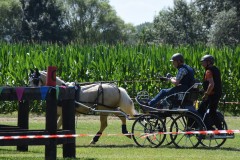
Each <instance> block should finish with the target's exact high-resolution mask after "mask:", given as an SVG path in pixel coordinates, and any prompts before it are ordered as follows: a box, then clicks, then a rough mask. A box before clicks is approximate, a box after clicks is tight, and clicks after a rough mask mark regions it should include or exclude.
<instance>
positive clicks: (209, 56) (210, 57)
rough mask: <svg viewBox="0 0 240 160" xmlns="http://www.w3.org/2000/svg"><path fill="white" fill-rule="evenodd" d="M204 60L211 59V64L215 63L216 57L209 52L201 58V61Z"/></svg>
mask: <svg viewBox="0 0 240 160" xmlns="http://www.w3.org/2000/svg"><path fill="white" fill-rule="evenodd" d="M203 61H209V62H210V63H211V64H214V57H213V56H211V55H209V54H207V55H205V56H203V57H202V58H201V62H203Z"/></svg>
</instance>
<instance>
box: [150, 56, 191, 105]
mask: <svg viewBox="0 0 240 160" xmlns="http://www.w3.org/2000/svg"><path fill="white" fill-rule="evenodd" d="M170 61H171V62H172V64H173V66H174V67H175V68H177V69H178V73H177V75H176V77H171V78H169V81H170V82H171V83H172V84H174V87H172V88H168V89H162V90H161V91H160V92H159V93H158V94H157V95H156V96H155V97H154V98H153V99H152V100H151V101H149V102H148V105H149V106H151V107H154V106H155V105H156V104H157V103H158V102H159V101H160V100H161V99H163V98H164V97H166V96H168V95H171V94H174V93H177V92H185V91H186V90H188V89H189V88H190V87H191V86H192V85H193V84H194V70H193V69H192V68H191V67H190V66H188V65H186V64H184V58H183V55H182V54H181V53H176V54H174V55H173V56H172V58H171V60H170Z"/></svg>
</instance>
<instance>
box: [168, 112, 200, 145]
mask: <svg viewBox="0 0 240 160" xmlns="http://www.w3.org/2000/svg"><path fill="white" fill-rule="evenodd" d="M203 128H204V124H203V122H202V121H201V120H200V119H199V118H197V117H196V116H194V115H192V114H189V113H185V114H183V115H179V116H178V117H177V118H176V119H174V121H173V122H172V124H171V128H170V132H173V133H177V132H186V131H201V130H203ZM170 137H171V139H172V142H173V144H174V145H175V146H176V147H177V148H196V147H197V146H198V145H199V143H200V140H201V139H199V135H198V134H171V135H170Z"/></svg>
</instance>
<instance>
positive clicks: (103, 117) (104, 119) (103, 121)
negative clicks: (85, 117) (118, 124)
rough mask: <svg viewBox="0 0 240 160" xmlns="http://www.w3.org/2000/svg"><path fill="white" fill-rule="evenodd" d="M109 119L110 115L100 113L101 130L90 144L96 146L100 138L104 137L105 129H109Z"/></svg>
mask: <svg viewBox="0 0 240 160" xmlns="http://www.w3.org/2000/svg"><path fill="white" fill-rule="evenodd" d="M107 117H108V114H106V113H105V114H104V113H100V123H101V125H100V130H99V131H98V132H97V134H96V135H95V136H94V137H93V139H92V141H91V142H90V144H96V142H97V141H98V140H99V138H100V136H101V135H102V133H103V131H104V129H105V128H106V127H107V125H108V124H107Z"/></svg>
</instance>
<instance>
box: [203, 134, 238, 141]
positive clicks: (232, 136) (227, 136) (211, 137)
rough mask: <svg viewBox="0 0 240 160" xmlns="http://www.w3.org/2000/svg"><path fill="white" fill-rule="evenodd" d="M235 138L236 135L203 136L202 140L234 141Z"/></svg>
mask: <svg viewBox="0 0 240 160" xmlns="http://www.w3.org/2000/svg"><path fill="white" fill-rule="evenodd" d="M234 137H235V136H234V134H226V133H223V134H215V135H212V134H210V135H201V136H200V138H201V139H205V140H212V139H233V138H234Z"/></svg>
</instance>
